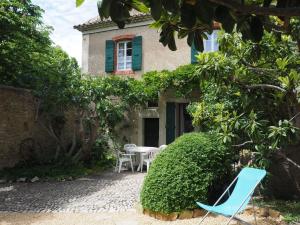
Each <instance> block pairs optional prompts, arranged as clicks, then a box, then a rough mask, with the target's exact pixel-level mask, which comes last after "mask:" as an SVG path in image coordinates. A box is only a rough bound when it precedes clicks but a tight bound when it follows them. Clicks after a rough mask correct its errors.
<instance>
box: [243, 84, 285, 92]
mask: <svg viewBox="0 0 300 225" xmlns="http://www.w3.org/2000/svg"><path fill="white" fill-rule="evenodd" d="M246 87H247V88H248V89H256V88H262V89H274V90H277V91H281V92H286V90H285V89H283V88H281V87H278V86H275V85H272V84H252V85H246Z"/></svg>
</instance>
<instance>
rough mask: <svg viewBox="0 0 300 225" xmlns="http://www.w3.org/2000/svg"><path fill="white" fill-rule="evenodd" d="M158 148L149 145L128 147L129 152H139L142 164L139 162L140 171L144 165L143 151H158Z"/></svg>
mask: <svg viewBox="0 0 300 225" xmlns="http://www.w3.org/2000/svg"><path fill="white" fill-rule="evenodd" d="M157 150H158V148H157V147H148V146H136V147H134V148H130V149H128V151H129V152H132V153H137V154H139V158H140V164H139V166H138V168H137V171H139V170H140V169H141V167H142V166H143V157H142V153H149V152H153V151H157ZM141 171H142V170H141Z"/></svg>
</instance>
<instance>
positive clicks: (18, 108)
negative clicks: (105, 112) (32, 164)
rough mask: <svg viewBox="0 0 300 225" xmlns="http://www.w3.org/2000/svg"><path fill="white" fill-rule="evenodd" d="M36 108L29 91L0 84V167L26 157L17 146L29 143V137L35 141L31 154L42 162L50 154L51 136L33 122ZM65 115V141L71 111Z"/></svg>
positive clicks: (70, 125)
mask: <svg viewBox="0 0 300 225" xmlns="http://www.w3.org/2000/svg"><path fill="white" fill-rule="evenodd" d="M36 111H37V99H36V98H35V97H34V96H33V95H32V94H31V92H30V90H26V89H20V88H13V87H8V86H1V85H0V169H2V168H5V167H14V166H15V165H16V164H18V163H19V162H20V161H22V160H24V159H26V152H24V150H23V151H21V150H20V146H21V145H22V146H24V145H31V144H32V143H31V142H30V140H33V141H34V143H35V146H34V147H35V149H34V152H33V154H35V157H36V158H38V159H39V160H40V161H41V162H43V161H44V162H46V161H47V160H49V158H51V156H53V154H54V151H55V146H56V145H55V142H54V139H53V138H52V137H50V135H49V134H48V133H47V131H46V130H45V129H44V128H43V127H42V126H40V124H39V123H38V122H37V121H36ZM66 115H67V116H66V117H67V121H66V124H65V126H64V133H65V140H66V143H68V141H71V137H72V131H73V126H74V117H73V113H71V112H68V113H66ZM28 147H29V148H30V146H27V149H29V148H28ZM23 149H24V148H23ZM25 150H26V146H25ZM24 153H25V154H24Z"/></svg>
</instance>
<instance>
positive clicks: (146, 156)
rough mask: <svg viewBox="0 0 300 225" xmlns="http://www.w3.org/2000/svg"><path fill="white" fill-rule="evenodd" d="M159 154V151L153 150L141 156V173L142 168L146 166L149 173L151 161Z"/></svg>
mask: <svg viewBox="0 0 300 225" xmlns="http://www.w3.org/2000/svg"><path fill="white" fill-rule="evenodd" d="M159 152H160V149H157V150H153V151H151V152H149V153H146V154H143V155H142V157H143V160H142V161H143V165H142V166H141V172H143V166H144V165H146V166H147V173H148V171H149V167H150V164H151V163H152V162H153V160H154V159H155V157H156V155H157V154H158V153H159Z"/></svg>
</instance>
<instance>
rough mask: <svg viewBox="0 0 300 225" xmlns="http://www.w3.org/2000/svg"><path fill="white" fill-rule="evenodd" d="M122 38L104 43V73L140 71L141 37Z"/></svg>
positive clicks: (128, 36)
mask: <svg viewBox="0 0 300 225" xmlns="http://www.w3.org/2000/svg"><path fill="white" fill-rule="evenodd" d="M122 36H123V35H122ZM122 36H118V37H117V39H114V40H107V41H106V47H105V72H120V73H123V72H126V73H127V72H130V71H137V70H142V36H136V37H134V36H133V35H124V37H125V38H124V39H123V38H122ZM130 36H132V38H131V37H130Z"/></svg>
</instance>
